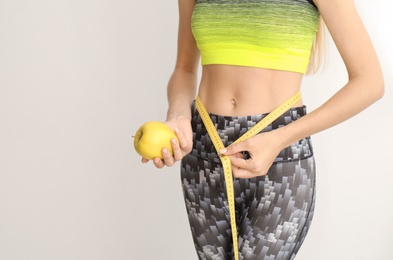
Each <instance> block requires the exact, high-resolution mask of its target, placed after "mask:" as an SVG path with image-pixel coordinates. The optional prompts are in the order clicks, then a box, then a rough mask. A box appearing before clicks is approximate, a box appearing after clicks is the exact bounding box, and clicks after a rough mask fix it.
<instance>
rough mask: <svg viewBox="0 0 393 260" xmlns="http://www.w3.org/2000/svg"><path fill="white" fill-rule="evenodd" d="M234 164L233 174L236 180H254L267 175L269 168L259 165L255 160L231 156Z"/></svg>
mask: <svg viewBox="0 0 393 260" xmlns="http://www.w3.org/2000/svg"><path fill="white" fill-rule="evenodd" d="M230 159H231V164H232V172H233V175H234V176H235V177H236V178H252V177H256V176H263V175H266V174H267V172H268V170H269V167H266V166H265V165H263V164H260V163H257V162H256V161H255V160H253V159H252V158H251V159H248V160H244V159H243V158H240V157H239V156H230Z"/></svg>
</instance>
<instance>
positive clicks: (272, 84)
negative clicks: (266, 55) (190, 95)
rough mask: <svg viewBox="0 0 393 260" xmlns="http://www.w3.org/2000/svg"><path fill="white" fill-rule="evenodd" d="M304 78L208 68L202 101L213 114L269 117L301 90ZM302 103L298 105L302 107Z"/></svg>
mask: <svg viewBox="0 0 393 260" xmlns="http://www.w3.org/2000/svg"><path fill="white" fill-rule="evenodd" d="M302 78H303V74H300V73H297V72H289V71H279V70H270V69H261V68H252V67H242V66H231V65H205V66H203V68H202V78H201V82H200V87H199V93H198V95H199V97H200V99H201V101H202V103H203V104H204V105H205V107H206V110H207V111H208V112H210V113H213V114H217V115H224V116H245V115H256V114H262V113H268V112H270V111H272V110H273V109H274V108H276V107H277V106H279V105H280V104H281V103H283V102H285V101H286V100H287V99H288V98H290V97H291V96H292V95H294V94H295V93H296V92H297V91H299V89H300V85H301V82H302ZM301 105H302V101H300V102H298V103H297V104H295V105H294V107H296V106H301Z"/></svg>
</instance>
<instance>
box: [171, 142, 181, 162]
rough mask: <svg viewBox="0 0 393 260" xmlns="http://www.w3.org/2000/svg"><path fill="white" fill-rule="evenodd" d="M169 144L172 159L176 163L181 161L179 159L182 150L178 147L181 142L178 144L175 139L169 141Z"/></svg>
mask: <svg viewBox="0 0 393 260" xmlns="http://www.w3.org/2000/svg"><path fill="white" fill-rule="evenodd" d="M171 144H172V150H173V157H174V159H175V160H176V161H179V160H181V158H182V157H183V153H182V149H181V147H180V144H181V142H180V144H179V142H178V141H177V140H176V139H175V138H173V139H172V140H171Z"/></svg>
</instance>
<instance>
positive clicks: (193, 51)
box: [142, 0, 199, 168]
mask: <svg viewBox="0 0 393 260" xmlns="http://www.w3.org/2000/svg"><path fill="white" fill-rule="evenodd" d="M194 5H195V1H193V0H179V31H178V47H177V48H178V50H177V59H176V65H175V69H174V72H173V73H172V76H171V77H170V80H169V83H168V90H167V95H168V112H167V118H166V122H165V123H166V124H168V125H169V126H170V127H171V128H172V129H175V132H176V135H177V137H178V139H179V142H180V143H178V142H176V140H172V148H173V152H174V155H173V156H172V155H171V154H169V153H168V150H167V149H163V157H164V159H163V160H160V159H159V158H155V159H154V160H153V161H154V164H155V166H156V167H158V168H162V167H164V166H165V165H166V166H172V165H173V164H174V163H175V162H176V161H178V160H181V158H182V157H183V156H185V155H186V154H188V153H189V152H190V151H191V149H192V130H191V124H190V121H191V104H192V102H193V100H194V99H195V95H196V86H197V72H198V65H199V51H198V48H197V46H196V43H195V39H194V36H193V35H192V32H191V15H192V11H193V9H194ZM142 162H147V160H146V159H142Z"/></svg>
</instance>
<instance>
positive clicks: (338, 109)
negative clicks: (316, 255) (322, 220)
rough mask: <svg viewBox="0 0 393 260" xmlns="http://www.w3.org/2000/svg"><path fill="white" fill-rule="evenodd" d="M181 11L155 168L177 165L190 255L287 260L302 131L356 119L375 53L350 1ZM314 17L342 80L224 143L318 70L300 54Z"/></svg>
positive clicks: (379, 86)
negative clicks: (168, 141)
mask: <svg viewBox="0 0 393 260" xmlns="http://www.w3.org/2000/svg"><path fill="white" fill-rule="evenodd" d="M179 13H180V16H179V17H180V19H179V35H178V56H177V62H176V67H175V70H174V72H173V75H172V76H171V78H170V81H169V85H168V103H169V108H168V113H167V118H166V123H167V124H168V125H169V126H171V127H172V128H173V129H174V130H175V132H176V134H177V136H178V140H179V142H177V141H176V140H172V148H173V151H174V153H173V155H172V154H170V153H169V152H168V149H166V148H165V149H163V151H162V154H163V157H164V159H163V160H161V159H159V158H155V159H154V160H153V162H154V164H155V166H156V167H158V168H162V167H164V166H172V165H173V164H174V163H175V162H176V161H180V160H181V175H182V184H183V190H184V196H185V202H186V208H187V212H188V216H189V221H190V227H191V231H192V235H193V239H194V243H195V247H196V250H197V254H198V256H199V258H200V259H232V258H233V257H234V256H235V258H237V256H239V258H240V259H293V258H294V257H295V255H296V253H297V252H298V250H299V248H300V246H301V244H302V242H303V240H304V238H305V236H306V233H307V230H308V228H309V225H310V223H311V219H312V215H313V208H314V202H315V164H314V157H313V149H312V146H311V141H310V138H309V136H311V135H313V134H315V133H318V132H320V131H322V130H325V129H327V128H329V127H332V126H334V125H336V124H338V123H341V122H343V121H345V120H347V119H348V118H350V117H352V116H354V115H355V114H357V113H359V112H360V111H362V110H363V109H365V108H366V107H368V106H369V105H371V104H372V103H373V102H375V101H377V100H378V99H379V98H381V97H382V96H383V92H384V83H383V77H382V73H381V69H380V65H379V61H378V58H377V56H376V53H375V51H374V48H373V45H372V43H371V41H370V39H369V36H368V34H367V32H366V30H365V28H364V26H363V24H362V22H361V19H360V18H359V15H358V13H357V11H356V8H355V5H354V3H353V1H352V0H329V1H325V0H314V1H312V0H307V1H306V0H280V1H278V0H277V1H275V0H250V1H240V0H228V1H221V0H197V1H193V0H179ZM322 19H323V21H324V22H325V24H326V26H327V28H328V29H329V32H330V33H331V35H332V38H333V40H334V42H335V44H336V46H337V48H338V50H339V52H340V54H341V56H342V58H343V60H344V62H345V65H346V68H347V71H348V82H347V84H346V85H345V86H343V87H342V88H341V89H340V91H338V92H337V93H336V94H335V95H334V96H332V97H331V98H330V99H328V101H327V102H326V103H324V104H322V105H321V106H320V107H318V108H317V109H315V110H314V111H312V112H311V113H308V114H307V113H306V111H305V106H304V105H303V103H302V100H299V101H296V102H295V104H294V105H292V107H291V108H290V109H289V110H287V111H285V113H284V114H282V115H280V117H279V118H278V119H277V120H275V121H274V122H272V123H271V124H269V125H268V127H266V128H265V129H263V130H262V131H261V132H260V133H259V134H257V135H255V136H253V137H250V138H248V139H246V140H245V141H241V142H238V143H235V144H234V143H233V142H234V141H235V140H236V139H237V138H239V137H240V136H241V135H243V134H244V133H246V132H247V131H248V129H249V128H250V127H251V126H253V125H254V124H256V123H257V122H258V121H259V120H261V119H262V118H264V117H266V115H267V114H268V113H269V112H270V111H272V110H273V109H274V108H276V107H277V106H279V105H280V104H283V103H284V102H285V101H286V100H288V99H289V98H290V97H291V96H293V94H295V93H297V92H298V91H300V87H301V81H302V78H303V75H304V74H305V73H306V70H308V71H313V70H315V69H316V62H314V60H313V58H312V59H310V55H311V56H312V57H314V56H318V55H317V53H316V50H318V40H316V41H314V39H315V36H316V35H317V39H318V38H319V37H320V34H321V31H322V30H319V32H318V33H317V28H318V21H320V28H322V25H321V24H322ZM313 42H314V46H316V48H312V46H313ZM200 56H201V58H202V77H201V81H200V83H199V88H197V71H198V66H199V59H200ZM309 61H311V62H310V63H309ZM196 95H197V96H198V97H199V99H200V101H201V103H202V104H203V106H204V107H205V108H206V110H207V111H208V112H209V117H210V120H212V122H213V124H214V125H215V128H216V131H217V132H219V134H220V138H221V140H222V142H223V143H224V145H225V147H226V148H225V149H222V150H221V151H216V149H215V148H214V146H213V145H212V141H211V139H210V135H209V134H208V132H207V130H206V125H205V124H204V123H203V122H202V119H201V115H200V111H199V110H197V109H196V108H195V103H194V100H195V97H196ZM190 122H191V123H190ZM231 144H232V145H231ZM218 154H220V155H222V156H228V157H229V158H230V162H231V164H232V172H233V187H234V204H235V208H236V212H235V213H236V227H235V228H236V229H237V230H234V228H231V222H230V216H229V215H230V213H229V209H228V198H227V194H226V181H225V178H224V177H223V172H224V171H223V169H222V164H221V162H220V156H218ZM147 161H148V160H146V159H142V162H144V163H146V162H147ZM233 233H235V240H238V241H237V242H238V246H237V248H235V249H234V240H233V239H232V235H231V234H233Z"/></svg>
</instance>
